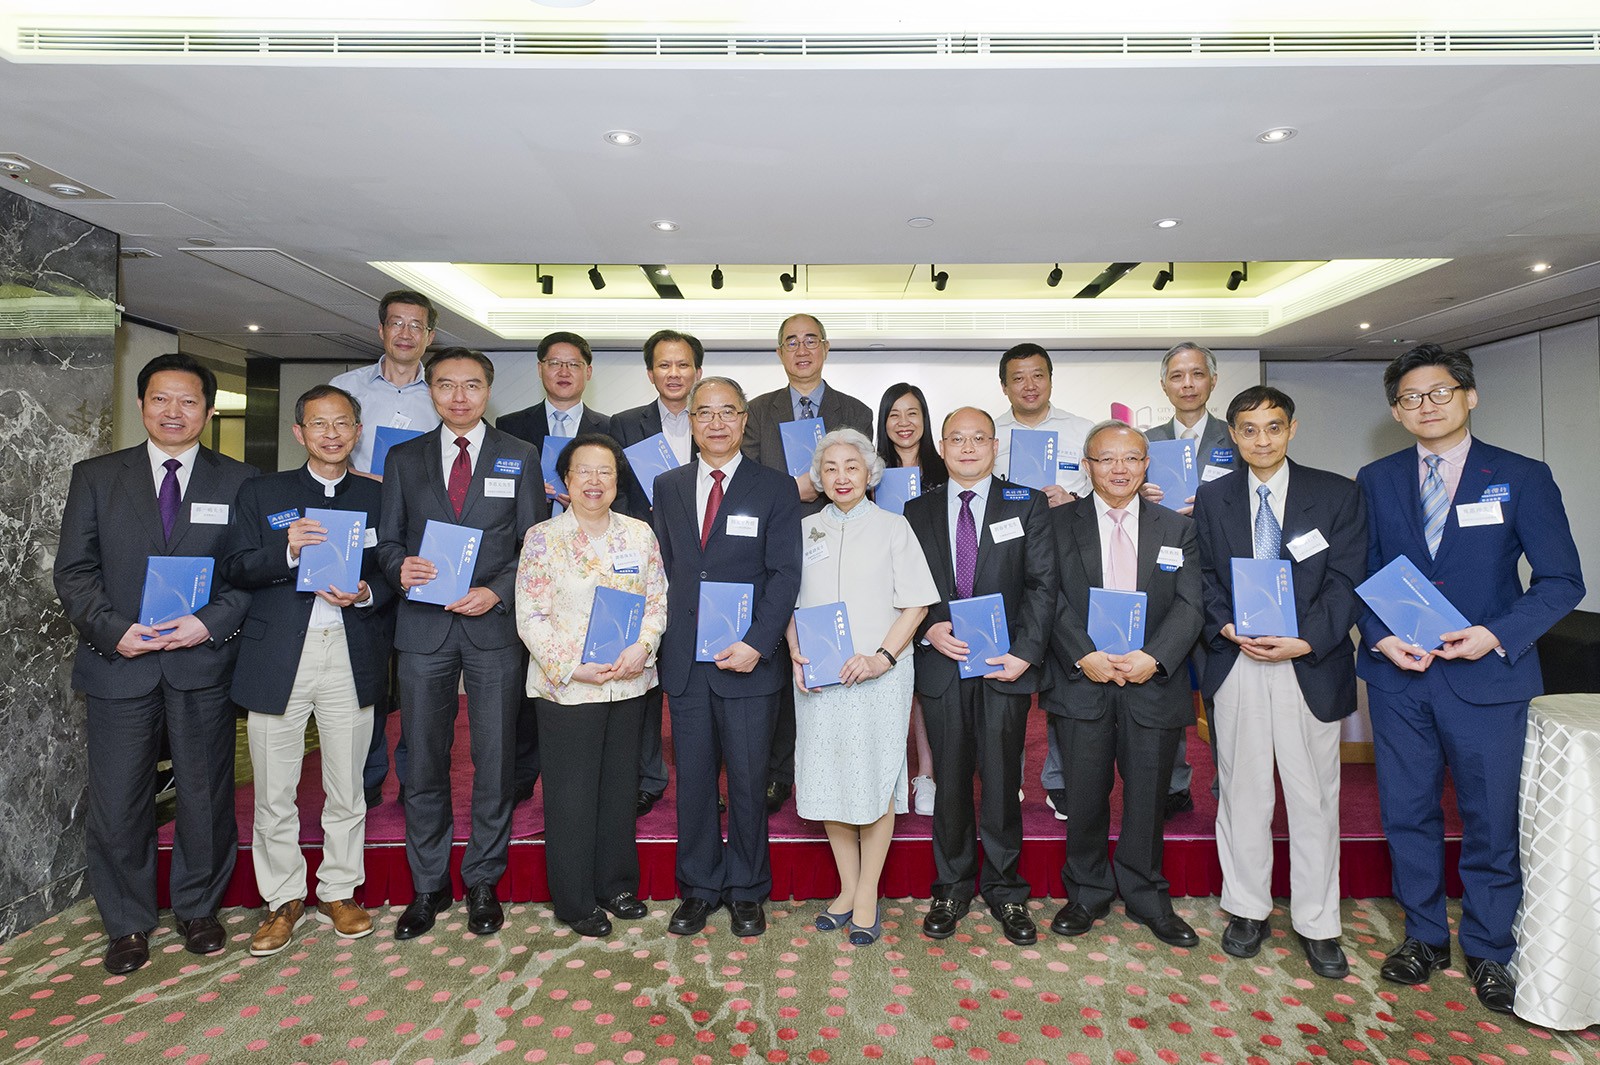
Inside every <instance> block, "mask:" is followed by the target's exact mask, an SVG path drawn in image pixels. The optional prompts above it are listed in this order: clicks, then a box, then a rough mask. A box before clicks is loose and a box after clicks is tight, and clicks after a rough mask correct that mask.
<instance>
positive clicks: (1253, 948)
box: [1222, 917, 1272, 958]
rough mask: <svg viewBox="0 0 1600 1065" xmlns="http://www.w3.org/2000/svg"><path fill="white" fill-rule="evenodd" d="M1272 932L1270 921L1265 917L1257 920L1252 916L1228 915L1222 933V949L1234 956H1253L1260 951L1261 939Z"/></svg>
mask: <svg viewBox="0 0 1600 1065" xmlns="http://www.w3.org/2000/svg"><path fill="white" fill-rule="evenodd" d="M1271 934H1272V923H1271V922H1270V921H1268V920H1267V919H1266V918H1262V919H1261V920H1259V921H1257V920H1255V919H1254V918H1252V917H1230V918H1228V927H1227V928H1226V929H1225V930H1224V931H1223V933H1222V949H1223V950H1225V951H1227V952H1228V953H1229V954H1232V955H1233V956H1234V957H1235V958H1253V957H1255V956H1256V955H1257V954H1260V953H1261V944H1262V941H1263V940H1265V939H1266V938H1267V936H1269V935H1271Z"/></svg>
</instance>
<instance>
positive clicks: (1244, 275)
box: [1228, 263, 1250, 292]
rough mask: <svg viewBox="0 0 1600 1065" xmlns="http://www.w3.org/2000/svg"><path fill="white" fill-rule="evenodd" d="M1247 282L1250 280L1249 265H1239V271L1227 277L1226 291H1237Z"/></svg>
mask: <svg viewBox="0 0 1600 1065" xmlns="http://www.w3.org/2000/svg"><path fill="white" fill-rule="evenodd" d="M1248 280H1250V264H1249V263H1240V264H1239V269H1237V270H1235V271H1234V272H1233V273H1231V274H1229V275H1228V291H1229V292H1237V291H1239V286H1240V285H1242V284H1244V283H1245V282H1246V281H1248Z"/></svg>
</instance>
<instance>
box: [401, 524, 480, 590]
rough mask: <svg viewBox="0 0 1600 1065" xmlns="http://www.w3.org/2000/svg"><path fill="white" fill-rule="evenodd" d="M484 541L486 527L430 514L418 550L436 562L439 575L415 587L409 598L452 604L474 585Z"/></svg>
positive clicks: (422, 555) (421, 554)
mask: <svg viewBox="0 0 1600 1065" xmlns="http://www.w3.org/2000/svg"><path fill="white" fill-rule="evenodd" d="M482 543H483V530H482V529H474V528H472V527H471V526H470V525H452V524H450V523H449V522H447V521H434V520H433V519H432V518H429V519H428V524H427V525H426V526H424V527H423V530H422V546H421V547H420V548H418V549H417V554H418V555H419V556H420V557H422V558H425V559H427V560H428V561H429V562H432V563H433V564H434V566H436V567H437V568H438V570H439V575H438V576H437V577H435V578H434V579H433V580H431V581H429V582H428V583H427V584H419V585H417V586H416V587H415V588H413V589H411V591H409V592H407V593H406V598H407V599H410V600H411V601H412V602H413V603H434V604H436V605H438V606H449V605H450V604H451V603H453V602H455V601H456V600H457V599H460V598H461V597H462V596H464V595H466V594H467V589H469V588H471V587H472V571H473V569H474V568H475V567H476V566H477V564H478V547H479V545H480V544H482Z"/></svg>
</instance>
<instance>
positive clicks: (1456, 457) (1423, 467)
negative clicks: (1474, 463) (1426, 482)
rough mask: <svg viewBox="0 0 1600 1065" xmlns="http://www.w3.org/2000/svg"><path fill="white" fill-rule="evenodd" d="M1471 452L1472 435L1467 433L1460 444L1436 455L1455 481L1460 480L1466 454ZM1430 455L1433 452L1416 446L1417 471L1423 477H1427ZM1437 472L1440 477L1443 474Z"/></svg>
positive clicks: (1419, 445)
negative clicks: (1442, 461) (1453, 476)
mask: <svg viewBox="0 0 1600 1065" xmlns="http://www.w3.org/2000/svg"><path fill="white" fill-rule="evenodd" d="M1471 450H1472V434H1471V433H1468V434H1467V435H1466V436H1465V437H1463V438H1462V440H1461V443H1459V444H1457V445H1456V446H1455V447H1452V448H1451V449H1450V450H1449V451H1440V452H1437V454H1438V456H1439V457H1440V458H1442V459H1444V465H1446V466H1448V467H1450V471H1451V472H1452V473H1454V474H1455V476H1456V479H1457V480H1460V478H1461V470H1462V468H1463V467H1465V466H1466V464H1467V452H1469V451H1471ZM1432 454H1435V452H1432V451H1429V450H1428V449H1427V448H1425V447H1423V446H1422V445H1421V444H1418V445H1417V470H1418V472H1419V473H1420V474H1421V476H1423V477H1427V476H1428V456H1429V455H1432ZM1439 472H1440V473H1441V475H1442V474H1443V473H1444V471H1443V470H1441V471H1439Z"/></svg>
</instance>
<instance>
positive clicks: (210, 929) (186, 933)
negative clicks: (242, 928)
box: [177, 914, 228, 954]
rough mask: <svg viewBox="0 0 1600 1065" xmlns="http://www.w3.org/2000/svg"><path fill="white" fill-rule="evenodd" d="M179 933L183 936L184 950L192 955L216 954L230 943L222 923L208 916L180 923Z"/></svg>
mask: <svg viewBox="0 0 1600 1065" xmlns="http://www.w3.org/2000/svg"><path fill="white" fill-rule="evenodd" d="M177 925H178V932H179V933H180V934H181V935H182V936H183V949H184V950H186V951H188V952H189V953H190V954H215V953H216V952H217V951H219V950H221V949H222V948H223V946H225V945H226V944H227V942H228V933H227V932H224V931H223V930H222V922H221V921H219V920H217V919H216V918H215V917H213V916H211V915H210V914H207V915H206V916H204V917H196V918H194V919H193V920H192V921H182V920H180V921H178V922H177Z"/></svg>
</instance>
